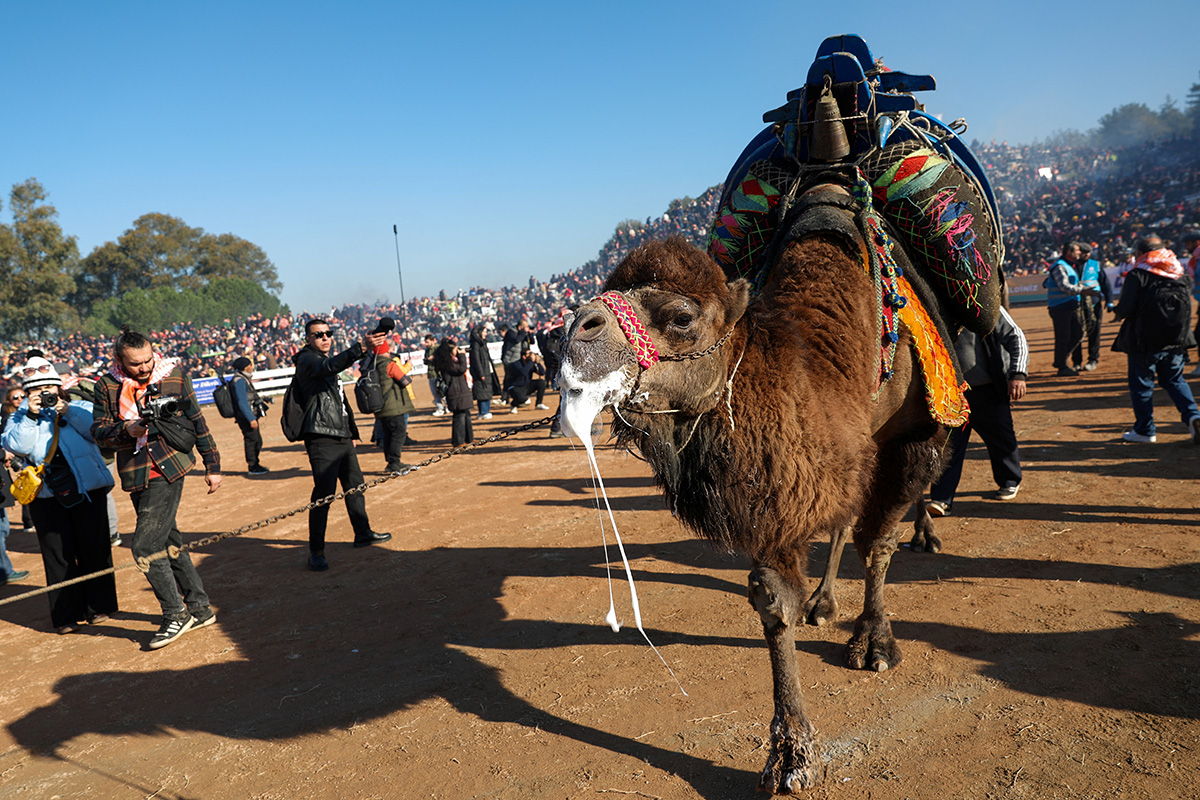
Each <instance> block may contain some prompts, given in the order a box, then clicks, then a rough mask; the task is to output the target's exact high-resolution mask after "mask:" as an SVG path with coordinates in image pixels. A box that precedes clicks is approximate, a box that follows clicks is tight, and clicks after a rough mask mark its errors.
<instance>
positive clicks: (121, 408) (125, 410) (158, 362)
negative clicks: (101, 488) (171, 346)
mask: <svg viewBox="0 0 1200 800" xmlns="http://www.w3.org/2000/svg"><path fill="white" fill-rule="evenodd" d="M178 364H179V359H177V358H163V357H162V356H160V355H159V354H158V353H155V354H154V369H153V370H152V371H151V372H150V380H149V381H147V382H146V383H144V384H142V383H138V382H137V381H136V380H134V379H133V378H131V377H129V376H128V375H126V374H125V370H123V369H121V365H120V363H118V362H113V365H112V367H111V368H110V369H109V370H108V374H109V375H112V376H113V377H114V378H116V379H117V380H119V381H120V382H121V394H120V395H119V396H118V399H117V411H118V413H119V414H120V415H121V419H141V416H142V415H141V414H140V413H139V411H138V403H139V402H140V401H141V399H142V398H143V397H145V395H146V389H147V388H149V387H150V385H152V384H155V383H159V382H161V381H162V379H163V378H165V377H167V375H169V374H170V373H171V370H173V369H175V367H176V366H177V365H178ZM148 438H149V432H148V431H147V432H146V433H143V434H142V435H141V436H139V437H138V440H137V444H136V445H134V448H133V452H135V453H137V452H140V451H141V449H142V448H143V447H145V446H146V441H147V439H148Z"/></svg>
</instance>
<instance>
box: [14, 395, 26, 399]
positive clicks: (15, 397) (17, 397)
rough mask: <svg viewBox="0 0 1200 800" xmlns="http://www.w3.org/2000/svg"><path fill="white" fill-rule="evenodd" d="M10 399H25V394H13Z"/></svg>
mask: <svg viewBox="0 0 1200 800" xmlns="http://www.w3.org/2000/svg"><path fill="white" fill-rule="evenodd" d="M11 399H12V400H24V399H25V395H23V394H14V395H13V396H12V398H11Z"/></svg>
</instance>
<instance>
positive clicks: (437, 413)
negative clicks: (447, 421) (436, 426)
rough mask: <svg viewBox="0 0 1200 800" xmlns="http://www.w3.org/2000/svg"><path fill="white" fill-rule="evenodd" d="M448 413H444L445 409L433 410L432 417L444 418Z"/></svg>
mask: <svg viewBox="0 0 1200 800" xmlns="http://www.w3.org/2000/svg"><path fill="white" fill-rule="evenodd" d="M448 413H450V412H448V411H446V409H444V408H435V409H434V410H433V415H434V416H435V417H444V416H446V414H448Z"/></svg>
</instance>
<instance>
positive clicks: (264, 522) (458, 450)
mask: <svg viewBox="0 0 1200 800" xmlns="http://www.w3.org/2000/svg"><path fill="white" fill-rule="evenodd" d="M555 416H557V415H551V416H549V417H543V418H542V419H539V420H534V421H533V422H527V423H525V424H524V425H522V426H520V427H519V428H510V429H509V430H506V431H500V433H496V434H492V435H491V436H489V437H488V438H486V439H481V440H478V441H475V442H472V443H470V444H464V445H461V446H459V447H455V448H453V449H451V450H446V451H444V452H441V453H438V454H437V455H433V456H430V457H429V458H427V459H425V460H424V461H422V462H421V463H419V464H415V465H413V466H411V467H409V468H407V469H404V470H401V471H399V472H389V473H388V474H387V475H383V476H381V477H379V478H375V479H374V480H371V481H367V482H365V483H360V484H359V485H358V486H354V487H351V488H349V489H346V490H345V491H343V492H338V493H336V494H331V495H328V496H327V497H322V498H321V499H320V500H314V501H312V502H311V503H308V504H307V505H303V506H301V507H300V508H294V509H292V510H291V511H285V512H283V513H282V514H276V515H275V516H273V517H267V518H266V519H260V520H259V521H258V522H252V523H250V524H249V525H243V526H242V527H240V528H235V529H234V530H231V531H226V532H225V533H217V534H213V535H212V536H206V537H205V538H203V539H197V540H196V541H194V542H188V543H187V544H185V545H184V546H183V547H182V548H179V547H175V546H171V547H168V548H167V549H166V550H159V551H158V552H157V553H151V554H150V555H148V556H142V557H141V558H137V559H134V560H133V561H127V562H125V563H124V564H118V565H117V566H115V567H109V568H108V569H102V570H100V571H98V572H91V573H88V574H87V575H80V576H78V577H75V578H70V579H68V580H65V581H59V582H58V583H54V584H51V585H50V586H42V587H40V588H37V589H31V590H30V591H28V592H22V593H21V594H18V595H13V596H12V597H6V598H4V599H3V600H0V606H6V605H8V604H10V603H15V602H17V601H18V600H25V599H27V598H30V597H37V596H38V595H40V594H47V593H49V592H53V591H55V590H56V589H62V588H64V587H66V586H73V585H75V584H77V583H83V582H84V581H90V580H92V579H93V578H100V577H103V576H105V575H109V574H111V573H115V572H119V571H120V570H123V569H129V568H130V567H137V568H138V569H139V570H141V571H142V572H148V571H149V569H150V562H152V561H158V560H159V559H163V558H178V557H179V554H180V553H181V552H182V551H185V550H186V551H191V550H195V549H197V548H200V547H207V546H208V545H210V544H215V543H217V542H219V541H221V540H222V539H232V538H233V537H235V536H242V535H243V534H247V533H249V532H250V531H256V530H259V529H260V528H266V527H268V526H269V525H274V524H275V523H276V522H279V521H281V520H285V519H288V518H289V517H294V516H295V515H297V514H301V513H304V512H306V511H311V510H312V509H314V508H320V507H321V506H327V505H329V504H330V503H334V502H336V501H338V500H341V499H342V498H344V497H348V496H350V495H355V494H363V493H364V492H366V491H367V490H369V489H374V488H375V487H376V486H379V485H380V484H382V483H387V482H388V481H390V480H393V479H395V478H402V477H404V476H405V475H407V474H408V473H410V472H414V471H416V470H418V469H421V468H422V467H428V466H430V465H432V464H436V463H437V462H439V461H445V460H446V459H448V458H452V457H454V456H457V455H461V454H463V453H466V452H468V451H470V450H474V449H476V448H478V447H483V446H484V445H487V444H491V443H492V442H499V441H501V440H503V439H507V438H509V437H510V436H516V435H517V434H519V433H525V432H526V431H531V430H533V429H534V428H540V427H542V426H543V425H546V424H548V423H551V422H553V421H554V418H555Z"/></svg>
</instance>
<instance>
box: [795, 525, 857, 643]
mask: <svg viewBox="0 0 1200 800" xmlns="http://www.w3.org/2000/svg"><path fill="white" fill-rule="evenodd" d="M853 532H854V527H853V526H851V525H847V526H846V527H844V528H842V529H840V530H837V531H834V532H833V535H832V536H830V537H829V561H827V562H826V563H825V574H824V575H822V576H821V584H820V585H819V586H818V587H817V590H816V591H815V592H813V593H812V597H810V598H808V602H806V603H805V604H804V622H806V623H807V624H809V625H824V624H825V623H826V622H829V621H831V620H836V619H837V615H838V603H837V597H836V596H835V595H834V591H833V587H834V584H835V583H836V581H837V574H838V568H839V567H840V566H841V564H842V552H843V551H844V550H845V549H846V542H848V541H850V534H851V533H853Z"/></svg>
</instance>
